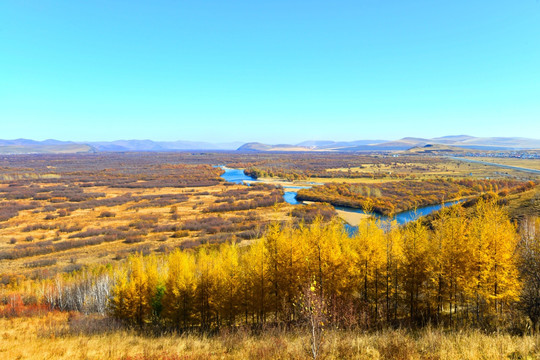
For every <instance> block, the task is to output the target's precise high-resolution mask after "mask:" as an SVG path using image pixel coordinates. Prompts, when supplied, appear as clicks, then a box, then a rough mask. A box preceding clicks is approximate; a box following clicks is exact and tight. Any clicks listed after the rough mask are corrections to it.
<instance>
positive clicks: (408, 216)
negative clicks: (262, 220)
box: [220, 166, 462, 233]
mask: <svg viewBox="0 0 540 360" xmlns="http://www.w3.org/2000/svg"><path fill="white" fill-rule="evenodd" d="M220 167H221V168H222V169H223V170H225V173H224V174H223V175H221V177H222V178H223V179H224V180H225V181H228V182H232V183H235V184H246V185H248V183H247V182H254V181H257V179H255V178H252V177H251V176H247V175H246V174H244V170H242V169H232V168H228V167H225V166H220ZM308 187H309V186H284V187H283V189H284V194H283V200H285V201H286V202H288V203H289V204H292V205H300V204H302V202H301V201H298V200H296V191H297V190H298V189H305V188H308ZM291 190H292V191H291ZM461 201H462V200H455V201H448V202H446V203H444V204H436V205H429V206H424V207H421V208H418V209H414V210H409V211H404V212H401V213H398V214H395V215H394V216H392V217H389V216H385V215H380V214H376V213H374V214H371V215H372V216H374V217H376V218H377V219H379V220H381V221H382V222H391V221H394V220H395V221H396V222H397V223H398V224H399V225H403V224H406V223H408V222H410V221H414V220H416V219H418V218H419V217H421V216H426V215H428V214H431V213H432V212H434V211H438V210H440V209H441V208H443V207H447V206H452V205H455V204H457V203H459V202H461ZM335 208H336V209H338V210H343V211H350V212H356V213H361V214H365V212H364V211H362V210H361V209H355V208H350V207H342V206H336V207H335ZM345 227H346V228H347V231H349V233H353V232H354V231H355V229H356V226H352V225H348V224H346V225H345Z"/></svg>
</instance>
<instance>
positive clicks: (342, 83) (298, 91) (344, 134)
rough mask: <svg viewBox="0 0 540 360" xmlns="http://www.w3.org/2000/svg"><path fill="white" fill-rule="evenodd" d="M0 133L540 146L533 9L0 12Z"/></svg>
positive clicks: (165, 6) (32, 7) (398, 2)
mask: <svg viewBox="0 0 540 360" xmlns="http://www.w3.org/2000/svg"><path fill="white" fill-rule="evenodd" d="M0 125H1V127H0V138H3V139H10V138H19V137H24V138H33V139H38V140H42V139H46V138H56V139H60V140H77V141H87V140H113V139H128V138H129V139H146V138H150V139H154V140H176V139H184V140H208V141H214V142H217V141H237V140H239V141H262V142H269V143H285V142H289V143H291V142H298V141H301V140H309V139H333V140H354V139H380V138H382V139H396V138H400V137H404V136H419V137H432V136H442V135H450V134H470V135H475V136H524V137H536V138H540V1H538V0H518V1H508V0H495V1H476V0H474V1H471V0H467V1H465V0H451V1H443V0H437V1H434V0H429V1H428V0H424V1H413V0H407V1H403V0H388V1H384V0H367V1H364V0H355V1H340V0H336V1H318V0H309V1H307V0H306V1H295V0H271V1H254V0H243V1H239V0H226V1H225V0H219V1H210V0H208V1H207V0H204V1H178V0H177V1H159V0H153V1H135V0H106V1H97V0H95V1H75V0H65V1H47V0H35V1H30V0H3V1H1V2H0Z"/></svg>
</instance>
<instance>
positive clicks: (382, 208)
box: [296, 179, 535, 215]
mask: <svg viewBox="0 0 540 360" xmlns="http://www.w3.org/2000/svg"><path fill="white" fill-rule="evenodd" d="M534 186H535V183H534V182H532V181H517V180H508V179H504V180H502V179H500V180H478V179H462V180H453V179H437V180H424V181H393V182H384V183H379V184H369V185H367V184H351V183H342V184H337V183H329V184H325V185H324V186H315V187H312V188H309V189H301V190H299V191H298V195H297V197H296V198H297V199H298V200H304V201H305V200H307V201H322V202H327V203H330V204H332V205H335V206H347V207H352V208H359V209H361V208H364V207H366V206H368V205H369V207H371V208H373V210H374V211H375V212H377V213H380V214H383V215H390V214H395V213H399V212H402V211H406V210H411V209H414V208H418V207H422V206H427V205H434V204H440V203H443V202H445V201H450V200H457V199H462V198H464V197H471V196H478V195H480V194H482V193H485V192H497V193H498V194H499V195H501V196H506V195H508V194H509V193H519V192H523V191H527V190H530V189H532V188H534Z"/></svg>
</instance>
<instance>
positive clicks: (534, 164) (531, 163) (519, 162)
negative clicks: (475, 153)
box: [466, 157, 540, 170]
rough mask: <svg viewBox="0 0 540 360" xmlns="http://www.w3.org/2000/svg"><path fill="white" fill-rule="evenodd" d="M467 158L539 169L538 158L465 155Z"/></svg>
mask: <svg viewBox="0 0 540 360" xmlns="http://www.w3.org/2000/svg"><path fill="white" fill-rule="evenodd" d="M466 159H469V160H478V161H486V162H490V163H495V164H501V165H510V166H517V167H522V168H526V169H534V170H540V159H520V158H496V157H472V158H471V157H466Z"/></svg>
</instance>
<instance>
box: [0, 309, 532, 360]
mask: <svg viewBox="0 0 540 360" xmlns="http://www.w3.org/2000/svg"><path fill="white" fill-rule="evenodd" d="M309 343H310V338H309V334H308V333H307V332H305V331H302V330H297V331H282V330H278V329H272V330H267V331H265V332H264V333H263V334H254V333H252V332H251V331H250V330H249V329H239V330H237V331H234V332H230V331H223V332H221V333H219V334H215V335H212V336H202V335H197V334H182V335H180V334H175V333H171V334H165V335H161V336H148V335H144V334H141V333H140V332H138V331H135V330H130V329H125V328H120V327H118V325H114V323H111V322H110V321H107V320H104V319H103V318H101V317H95V316H84V315H78V314H67V313H50V314H47V315H43V316H35V317H30V318H16V319H1V318H0V351H1V354H2V355H1V356H2V358H4V359H55V360H73V359H88V360H180V359H182V360H184V359H190V360H207V359H231V360H232V359H259V360H267V359H268V360H270V359H283V360H285V359H296V360H307V359H312V358H313V357H312V356H311V353H310V350H309ZM539 356H540V337H538V336H532V335H526V336H516V335H509V334H501V333H493V334H486V333H484V332H482V331H478V330H467V331H461V332H446V331H444V330H441V329H434V328H426V329H422V330H418V331H415V332H410V331H406V330H381V331H375V332H369V333H365V332H361V331H354V330H348V331H343V330H329V331H328V332H326V333H325V338H324V346H323V350H322V353H321V355H320V358H321V359H328V360H337V359H361V360H363V359H365V360H377V359H379V360H380V359H389V360H390V359H395V360H409V359H411V360H413V359H415V360H420V359H421V360H424V359H425V360H428V359H429V360H431V359H439V360H455V359H462V360H475V359H485V360H491V359H493V360H499V359H536V358H538V357H539Z"/></svg>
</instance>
